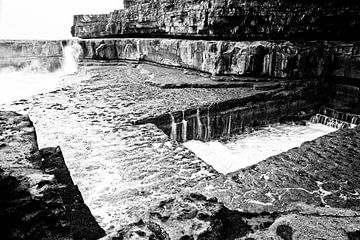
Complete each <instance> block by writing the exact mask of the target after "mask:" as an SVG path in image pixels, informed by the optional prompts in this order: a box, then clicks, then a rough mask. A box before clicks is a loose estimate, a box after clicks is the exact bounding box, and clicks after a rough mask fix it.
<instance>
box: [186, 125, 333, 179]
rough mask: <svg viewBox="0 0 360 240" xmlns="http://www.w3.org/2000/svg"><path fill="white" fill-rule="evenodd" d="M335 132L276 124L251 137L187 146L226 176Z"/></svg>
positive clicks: (322, 128)
mask: <svg viewBox="0 0 360 240" xmlns="http://www.w3.org/2000/svg"><path fill="white" fill-rule="evenodd" d="M335 130H336V129H334V128H331V127H328V126H324V125H321V124H310V125H308V126H299V125H295V126H291V125H277V126H274V127H267V128H264V129H261V130H259V131H255V132H252V133H249V134H241V135H238V136H236V138H235V139H233V140H232V141H230V142H228V143H225V144H224V143H221V142H219V141H210V142H202V141H198V140H192V141H188V142H185V143H184V146H185V147H187V148H188V149H190V150H191V151H193V152H194V153H195V154H196V155H197V156H198V157H200V158H201V159H202V160H203V161H205V162H206V163H208V164H209V165H211V166H213V167H214V168H215V169H216V170H217V171H218V172H220V173H223V174H227V173H230V172H233V171H236V170H238V169H241V168H245V167H248V166H251V165H253V164H256V163H258V162H260V161H262V160H265V159H266V158H268V157H270V156H274V155H277V154H279V153H282V152H284V151H287V150H289V149H291V148H294V147H299V146H300V145H301V144H302V143H303V142H305V141H310V140H313V139H316V138H318V137H320V136H323V135H325V134H327V133H330V132H333V131H335Z"/></svg>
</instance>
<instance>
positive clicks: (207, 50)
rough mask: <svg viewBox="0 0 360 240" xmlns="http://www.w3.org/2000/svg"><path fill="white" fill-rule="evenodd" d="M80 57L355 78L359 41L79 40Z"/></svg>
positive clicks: (219, 71) (240, 72)
mask: <svg viewBox="0 0 360 240" xmlns="http://www.w3.org/2000/svg"><path fill="white" fill-rule="evenodd" d="M79 43H80V45H81V46H82V49H83V55H82V57H83V59H98V60H133V61H148V62H154V63H158V64H162V65H169V66H175V67H184V68H190V69H194V70H199V71H203V72H207V73H210V74H212V75H236V76H246V75H251V76H257V77H261V76H263V77H277V78H304V77H324V76H338V77H340V76H341V77H349V78H359V77H360V69H359V64H358V63H359V62H360V58H359V51H360V48H359V44H358V43H340V42H327V41H317V42H302V43H292V42H285V41H278V42H273V41H251V42H248V41H242V42H229V41H204V40H180V39H151V38H150V39H132V38H129V39H111V40H110V39H109V40H96V39H92V40H80V41H79Z"/></svg>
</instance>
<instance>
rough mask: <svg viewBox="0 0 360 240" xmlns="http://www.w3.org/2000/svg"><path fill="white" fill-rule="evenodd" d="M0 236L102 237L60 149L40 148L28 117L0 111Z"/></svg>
mask: <svg viewBox="0 0 360 240" xmlns="http://www.w3.org/2000/svg"><path fill="white" fill-rule="evenodd" d="M0 192H1V194H0V206H1V208H0V223H1V226H2V227H1V230H0V235H1V237H2V238H4V239H64V240H65V239H66V240H69V239H79V240H80V239H94V240H95V239H98V238H100V237H102V236H104V230H102V229H101V228H100V227H99V225H98V224H97V222H96V221H95V219H94V217H93V216H92V215H91V213H90V210H89V208H88V207H87V206H86V205H85V204H84V201H83V199H82V197H81V193H80V192H79V190H78V189H77V187H76V186H75V185H74V183H73V182H72V180H71V177H70V173H69V171H68V169H67V167H66V165H65V162H64V159H63V156H62V153H61V150H60V148H48V149H42V150H40V151H39V149H38V145H37V140H36V133H35V129H34V127H33V125H32V122H31V121H30V120H29V118H28V117H27V116H23V115H20V114H17V113H14V112H2V111H1V112H0Z"/></svg>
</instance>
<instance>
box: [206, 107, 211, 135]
mask: <svg viewBox="0 0 360 240" xmlns="http://www.w3.org/2000/svg"><path fill="white" fill-rule="evenodd" d="M206 122H207V134H206V135H207V138H206V140H207V141H208V140H210V139H211V119H210V106H209V107H208V112H207V115H206Z"/></svg>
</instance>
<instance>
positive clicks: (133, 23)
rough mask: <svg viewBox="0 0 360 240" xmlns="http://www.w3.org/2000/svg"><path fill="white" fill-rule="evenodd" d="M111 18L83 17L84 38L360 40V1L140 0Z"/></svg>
mask: <svg viewBox="0 0 360 240" xmlns="http://www.w3.org/2000/svg"><path fill="white" fill-rule="evenodd" d="M124 6H125V9H124V10H116V11H114V12H111V13H110V14H108V15H101V16H99V15H78V16H75V18H74V26H73V35H74V36H77V37H81V38H94V37H115V36H130V35H131V36H138V37H148V36H161V37H169V36H170V37H181V38H207V39H208V38H211V39H236V40H244V39H249V40H250V39H251V40H252V39H255V40H260V39H293V40H295V39H296V40H299V39H355V38H356V39H358V38H359V37H358V36H360V30H359V29H360V28H359V24H360V23H359V12H360V6H359V4H358V2H357V1H355V0H349V1H340V0H331V1H324V0H317V1H301V0H276V1H273V0H257V1H254V0H242V1H235V0H193V1H186V0H177V1H174V0H152V1H151V0H140V1H134V0H131V1H125V3H124Z"/></svg>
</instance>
